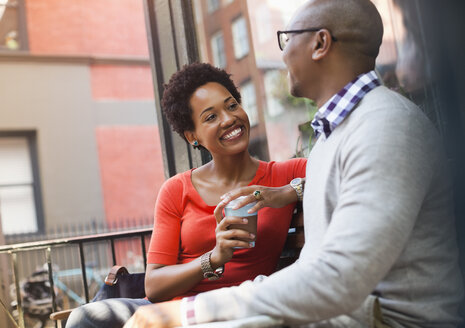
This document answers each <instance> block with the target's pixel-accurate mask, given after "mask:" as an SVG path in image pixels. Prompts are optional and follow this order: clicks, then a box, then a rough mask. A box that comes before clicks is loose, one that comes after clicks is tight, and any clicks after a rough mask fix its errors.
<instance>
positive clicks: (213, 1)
mask: <svg viewBox="0 0 465 328" xmlns="http://www.w3.org/2000/svg"><path fill="white" fill-rule="evenodd" d="M219 7H220V0H207V10H208V13H209V14H211V13H212V12H214V11H216V10H217V9H218V8H219Z"/></svg>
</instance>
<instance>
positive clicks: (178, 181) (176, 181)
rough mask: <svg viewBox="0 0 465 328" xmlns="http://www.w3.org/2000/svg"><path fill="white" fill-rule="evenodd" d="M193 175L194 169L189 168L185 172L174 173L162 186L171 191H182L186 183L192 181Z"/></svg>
mask: <svg viewBox="0 0 465 328" xmlns="http://www.w3.org/2000/svg"><path fill="white" fill-rule="evenodd" d="M191 175H192V170H188V171H185V172H181V173H178V174H176V175H173V176H172V177H170V178H168V179H167V180H166V181H165V182H164V183H163V186H162V189H165V190H166V189H168V190H171V191H176V192H179V191H182V189H184V187H185V186H186V184H188V183H189V182H190V179H191Z"/></svg>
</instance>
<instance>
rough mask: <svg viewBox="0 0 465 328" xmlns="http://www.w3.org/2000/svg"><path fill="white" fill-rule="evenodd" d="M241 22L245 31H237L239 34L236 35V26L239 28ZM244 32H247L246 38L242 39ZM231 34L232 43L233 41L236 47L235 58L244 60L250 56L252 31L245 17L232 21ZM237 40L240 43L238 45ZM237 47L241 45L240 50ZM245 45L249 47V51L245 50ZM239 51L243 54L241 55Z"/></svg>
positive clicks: (241, 16) (240, 16)
mask: <svg viewBox="0 0 465 328" xmlns="http://www.w3.org/2000/svg"><path fill="white" fill-rule="evenodd" d="M239 22H241V26H244V30H243V31H241V30H240V29H239V31H237V34H236V26H239ZM244 31H245V38H241V36H242V34H244ZM231 33H232V41H233V42H232V44H233V47H234V58H236V60H237V61H239V60H241V59H242V58H244V57H246V56H247V55H248V54H250V43H249V38H250V31H249V28H248V26H247V21H246V18H245V17H244V16H243V15H239V16H237V17H235V18H234V19H233V20H232V21H231ZM236 38H237V39H236ZM236 40H237V41H238V43H236ZM237 45H240V48H238V47H237ZM244 45H247V50H244V49H245V47H244ZM239 51H241V52H240V53H239Z"/></svg>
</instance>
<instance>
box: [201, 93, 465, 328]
mask: <svg viewBox="0 0 465 328" xmlns="http://www.w3.org/2000/svg"><path fill="white" fill-rule="evenodd" d="M442 150H443V146H442V144H441V141H440V138H439V136H438V134H437V132H436V131H435V128H434V127H433V125H432V124H431V123H430V122H429V121H428V119H427V118H426V117H425V115H424V114H423V113H422V112H421V111H420V109H418V107H416V106H415V105H414V104H413V103H411V102H410V101H408V100H407V99H406V98H404V97H402V96H400V95H399V94H397V93H395V92H392V91H390V90H388V89H387V88H385V87H382V86H381V87H377V88H375V89H374V90H372V91H371V92H369V93H368V94H367V95H366V96H365V97H364V98H363V99H362V101H361V102H360V103H359V104H358V106H357V107H356V108H355V109H354V111H353V112H352V113H351V114H350V115H349V116H348V117H346V118H345V120H344V121H343V122H342V123H341V124H340V125H339V126H338V127H337V128H336V129H335V130H334V131H333V133H332V134H331V135H330V136H329V138H328V139H325V138H324V137H320V138H319V140H318V141H317V142H316V144H315V146H314V148H313V149H312V152H311V154H310V156H309V160H308V163H307V181H306V185H305V192H304V200H303V205H304V206H303V207H304V225H305V240H306V244H305V246H304V248H303V250H302V253H301V256H300V259H299V260H298V261H297V262H296V263H295V264H293V265H292V266H290V267H288V268H285V269H283V270H281V271H279V272H277V273H275V274H273V275H272V276H270V277H268V278H266V279H263V280H262V279H259V280H257V281H255V282H245V283H243V284H242V285H241V286H239V287H233V288H226V289H220V290H216V291H212V292H209V293H205V294H200V295H198V296H197V298H196V300H195V311H196V312H195V313H196V319H197V322H199V323H200V322H211V321H221V320H232V319H238V318H242V317H247V316H252V315H257V314H266V315H269V316H273V317H280V318H284V320H285V322H286V323H287V324H291V325H302V324H307V325H309V326H310V324H311V323H316V324H314V325H311V326H312V327H318V326H324V325H329V326H330V327H331V326H337V325H338V324H340V325H341V326H344V327H348V326H349V327H350V326H353V327H360V326H362V325H363V326H367V327H370V326H372V325H373V306H374V302H375V300H377V301H379V303H380V305H381V309H382V313H383V316H384V319H385V320H386V321H387V322H388V323H389V324H390V325H391V326H393V327H441V328H443V327H454V326H455V325H456V324H457V322H458V320H459V317H458V314H457V311H458V305H459V302H460V300H461V298H462V294H463V288H462V278H461V275H460V271H459V268H458V261H457V245H456V235H455V229H454V218H453V209H452V204H451V199H452V197H451V185H450V182H449V180H448V179H447V175H446V173H447V172H446V171H447V161H446V159H445V156H444V154H443V151H442ZM257 237H258V238H259V236H257ZM328 320H329V321H328ZM318 322H320V323H318ZM325 327H326V326H325Z"/></svg>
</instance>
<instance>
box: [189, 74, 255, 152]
mask: <svg viewBox="0 0 465 328" xmlns="http://www.w3.org/2000/svg"><path fill="white" fill-rule="evenodd" d="M189 104H190V106H191V109H192V121H193V122H194V127H195V128H194V131H186V132H185V133H184V135H185V136H186V138H187V140H188V141H189V142H190V143H191V144H192V143H193V142H194V140H197V141H198V142H199V144H200V145H202V146H203V147H205V148H206V149H207V150H208V151H209V152H210V153H211V154H212V155H213V154H216V153H221V154H236V153H238V152H241V151H244V150H246V149H247V147H248V145H249V131H250V123H249V118H248V117H247V114H246V112H245V111H244V109H243V108H242V106H241V105H240V104H239V103H238V102H237V101H236V99H234V97H233V96H232V95H231V94H230V93H229V91H228V90H227V89H226V88H225V87H224V86H222V85H221V84H219V83H216V82H209V83H207V84H204V85H202V86H200V87H199V88H197V90H195V91H194V93H193V94H192V96H191V98H190V100H189Z"/></svg>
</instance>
